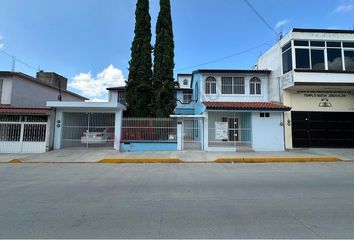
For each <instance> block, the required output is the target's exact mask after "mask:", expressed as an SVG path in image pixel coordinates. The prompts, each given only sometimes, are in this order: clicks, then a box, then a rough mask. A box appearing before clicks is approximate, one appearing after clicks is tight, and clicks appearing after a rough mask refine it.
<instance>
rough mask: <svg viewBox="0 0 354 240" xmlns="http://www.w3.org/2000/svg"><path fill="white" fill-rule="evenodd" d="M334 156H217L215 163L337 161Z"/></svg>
mask: <svg viewBox="0 0 354 240" xmlns="http://www.w3.org/2000/svg"><path fill="white" fill-rule="evenodd" d="M338 161H342V160H341V159H339V158H336V157H287V158H281V157H269V158H218V159H216V160H215V161H214V162H215V163H292V162H293V163H296V162H299V163H301V162H338Z"/></svg>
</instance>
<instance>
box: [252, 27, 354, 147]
mask: <svg viewBox="0 0 354 240" xmlns="http://www.w3.org/2000/svg"><path fill="white" fill-rule="evenodd" d="M257 68H258V69H269V70H271V72H270V74H269V100H270V101H277V102H282V103H283V104H284V105H287V106H290V107H291V108H292V109H291V111H290V112H285V113H284V118H285V119H284V122H285V142H286V148H289V149H290V148H303V147H305V148H307V147H328V148H338V147H339V148H344V147H354V31H351V30H328V29H293V30H292V31H291V32H290V33H288V34H287V35H286V36H285V37H284V38H282V39H281V40H280V41H279V42H278V43H276V44H275V45H274V46H273V47H272V48H271V49H269V50H268V51H267V52H266V53H264V54H263V55H262V56H261V57H260V58H259V59H258V62H257Z"/></svg>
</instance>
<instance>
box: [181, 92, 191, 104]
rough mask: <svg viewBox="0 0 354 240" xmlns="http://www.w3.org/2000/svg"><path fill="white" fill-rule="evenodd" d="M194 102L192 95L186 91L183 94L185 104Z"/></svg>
mask: <svg viewBox="0 0 354 240" xmlns="http://www.w3.org/2000/svg"><path fill="white" fill-rule="evenodd" d="M191 101H192V93H191V92H189V91H188V92H187V91H184V92H183V103H190V102H191Z"/></svg>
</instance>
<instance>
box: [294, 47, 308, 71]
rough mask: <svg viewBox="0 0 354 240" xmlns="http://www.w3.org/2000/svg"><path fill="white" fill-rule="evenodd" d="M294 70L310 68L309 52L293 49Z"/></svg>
mask: <svg viewBox="0 0 354 240" xmlns="http://www.w3.org/2000/svg"><path fill="white" fill-rule="evenodd" d="M295 57H296V68H303V69H304V68H305V69H306V68H310V50H309V49H306V48H305V49H303V48H297V49H295Z"/></svg>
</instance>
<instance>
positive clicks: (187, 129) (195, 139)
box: [182, 118, 203, 150]
mask: <svg viewBox="0 0 354 240" xmlns="http://www.w3.org/2000/svg"><path fill="white" fill-rule="evenodd" d="M182 134H183V135H182V136H183V144H182V146H183V147H182V148H183V150H202V149H203V124H202V120H201V119H198V118H192V119H184V120H183V127H182Z"/></svg>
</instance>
